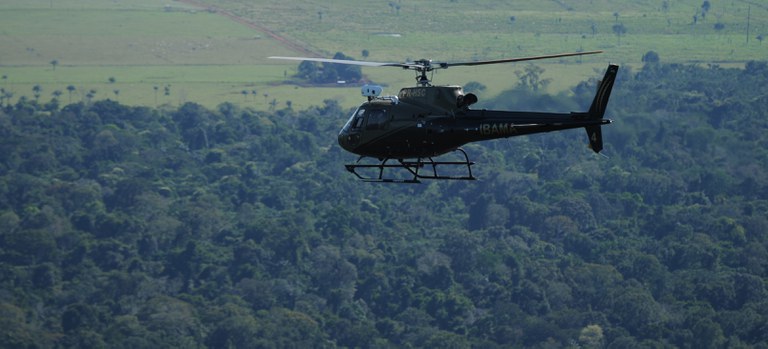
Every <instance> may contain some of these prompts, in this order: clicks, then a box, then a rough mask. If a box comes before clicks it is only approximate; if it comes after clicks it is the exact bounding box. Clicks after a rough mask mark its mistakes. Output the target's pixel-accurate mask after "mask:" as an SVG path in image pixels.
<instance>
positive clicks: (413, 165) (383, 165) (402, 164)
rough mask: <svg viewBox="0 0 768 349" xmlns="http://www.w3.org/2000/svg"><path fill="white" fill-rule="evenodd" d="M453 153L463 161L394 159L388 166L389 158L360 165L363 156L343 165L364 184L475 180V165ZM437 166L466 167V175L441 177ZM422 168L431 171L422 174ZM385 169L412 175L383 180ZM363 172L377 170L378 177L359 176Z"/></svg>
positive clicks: (465, 155) (461, 150) (462, 151)
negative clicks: (411, 176) (401, 170)
mask: <svg viewBox="0 0 768 349" xmlns="http://www.w3.org/2000/svg"><path fill="white" fill-rule="evenodd" d="M455 151H458V152H460V153H461V154H462V155H464V161H435V160H433V159H432V158H431V157H428V158H426V159H425V158H417V159H416V160H404V159H396V160H397V163H396V164H388V163H387V162H388V161H389V160H394V159H391V158H386V159H384V160H381V162H379V163H378V164H361V163H360V161H361V160H362V159H364V158H366V157H365V156H361V157H360V158H359V159H357V162H355V163H354V164H347V165H344V166H345V167H346V168H347V171H349V172H351V173H352V174H354V175H355V176H357V178H360V179H362V180H363V181H365V182H381V183H421V179H448V180H475V179H476V178H475V177H474V176H473V175H472V167H471V166H472V165H474V164H475V163H474V162H472V161H469V157H468V156H467V153H466V152H465V151H464V150H463V149H461V148H458V149H456V150H455ZM438 166H444V167H456V168H460V167H463V166H466V167H467V173H466V175H462V176H446V175H441V174H439V173H438V171H437V167H438ZM424 167H427V168H429V167H431V168H432V170H431V171H429V169H427V170H426V171H427V172H428V173H426V174H425V173H423V172H421V170H422V169H423V168H424ZM387 168H402V169H405V170H406V171H408V172H410V174H411V175H413V178H405V179H396V178H384V169H387ZM360 169H362V170H365V169H378V170H379V171H378V173H379V174H378V176H376V177H367V176H365V175H363V174H360V173H359V172H358V170H360Z"/></svg>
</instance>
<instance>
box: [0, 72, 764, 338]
mask: <svg viewBox="0 0 768 349" xmlns="http://www.w3.org/2000/svg"><path fill="white" fill-rule="evenodd" d="M765 81H768V64H766V63H765V62H749V63H747V64H745V66H744V67H743V68H739V69H734V68H722V67H719V66H717V65H710V66H699V65H682V64H661V63H659V62H656V61H653V60H649V61H648V62H647V63H646V65H645V66H644V67H643V68H642V69H640V70H638V71H630V70H629V69H623V70H622V72H621V73H620V75H619V79H618V80H617V83H616V88H615V89H614V95H613V97H612V100H611V102H610V106H609V109H608V115H609V116H610V117H611V118H613V119H614V120H615V122H614V124H612V125H609V126H606V127H604V132H603V133H604V136H605V145H606V148H605V150H604V153H605V154H606V155H607V156H608V158H605V157H601V156H596V155H594V154H592V153H591V151H590V150H589V149H587V147H586V140H585V139H584V135H583V131H581V130H575V131H573V132H570V131H569V132H562V133H551V134H545V135H539V136H530V137H520V138H513V139H509V140H502V141H492V142H486V143H480V144H472V145H469V146H467V147H466V149H467V151H468V152H469V153H470V156H471V157H472V158H473V159H475V160H476V161H477V162H478V166H477V172H478V173H477V176H478V177H479V178H480V180H479V181H475V182H469V183H468V182H429V183H427V184H423V185H418V186H416V185H414V186H405V185H371V184H367V183H361V182H359V181H357V180H356V179H355V178H353V176H350V175H349V174H348V173H345V171H344V169H343V164H344V163H345V162H348V161H354V156H353V155H351V154H348V153H345V152H343V151H342V150H341V149H340V147H339V146H338V145H337V144H336V143H335V135H336V132H338V129H339V128H340V127H341V125H342V123H343V122H344V118H345V116H346V115H348V113H349V112H350V111H348V110H342V108H340V107H339V105H338V104H337V103H336V102H334V101H332V100H327V101H326V102H325V103H324V105H320V106H315V107H311V108H308V109H306V110H300V111H297V110H293V109H291V108H289V107H286V108H283V109H277V110H273V111H262V110H254V109H250V108H240V107H238V106H237V105H234V104H231V103H224V104H221V105H220V106H219V107H218V108H215V109H207V108H204V107H202V106H200V105H198V104H195V103H186V104H183V105H181V106H178V107H168V106H166V107H159V108H147V107H133V106H126V105H121V104H119V103H117V102H114V101H110V100H100V101H94V102H92V103H85V102H83V103H76V104H69V105H65V106H62V107H60V106H59V104H58V103H57V102H56V101H52V102H51V103H46V104H42V105H41V104H40V103H38V101H37V100H34V99H27V98H21V99H20V100H19V101H18V102H17V103H15V104H8V103H6V104H5V105H3V106H2V109H0V160H1V161H0V314H2V316H0V331H1V332H2V333H0V347H43V348H46V347H61V348H70V347H71V348H90V347H94V348H99V347H109V348H142V347H147V348H150V347H151V348H158V347H187V348H196V347H211V348H231V347H238V348H271V347H317V348H321V347H322V348H325V347H347V348H352V347H371V348H389V347H445V348H449V347H450V348H470V347H483V348H494V347H498V348H502V347H539V348H545V347H546V348H549V347H575V346H582V347H585V348H591V347H595V348H597V347H621V348H628V347H696V348H705V347H750V346H752V347H760V348H766V347H768V327H766V324H767V323H768V291H767V290H766V280H767V278H768V218H767V216H768V199H766V198H768V176H766V173H767V172H766V169H768V136H766V135H767V134H768V132H766V131H767V130H768V127H767V126H768V119H766V117H765V116H766V115H768V85H766V84H765ZM596 83H597V82H596V81H585V82H583V83H581V84H579V85H578V86H575V87H574V88H573V89H572V90H571V91H569V93H563V94H561V95H558V96H547V95H544V94H542V92H541V91H534V89H531V88H527V87H525V86H520V87H518V88H516V89H513V90H510V91H508V92H505V93H504V94H503V95H501V96H499V98H498V99H496V100H494V101H489V102H486V105H485V107H509V108H519V109H541V108H540V107H542V106H546V107H548V108H575V109H576V110H579V109H584V108H586V106H587V105H588V104H589V102H590V101H591V99H592V96H593V93H594V90H595V86H596ZM509 100H513V101H514V102H515V105H513V106H509V105H506V106H505V105H504V103H508V101H509Z"/></svg>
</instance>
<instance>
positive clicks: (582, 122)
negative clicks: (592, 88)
mask: <svg viewBox="0 0 768 349" xmlns="http://www.w3.org/2000/svg"><path fill="white" fill-rule="evenodd" d="M601 52H602V51H589V52H576V53H561V54H555V55H546V56H535V57H524V58H511V59H499V60H490V61H476V62H458V63H434V62H432V61H431V60H418V61H414V62H408V63H379V62H366V61H352V60H342V59H326V58H306V57H269V58H273V59H288V60H298V61H313V62H323V63H337V64H352V65H360V66H369V67H400V68H403V69H408V70H414V71H416V73H417V75H416V80H417V86H416V87H406V88H403V89H401V90H400V93H398V94H397V96H382V95H381V92H382V88H381V87H380V86H375V85H365V86H363V88H362V95H363V96H364V97H367V99H368V100H367V101H366V102H364V103H363V104H362V105H360V106H359V107H358V108H357V109H356V110H355V112H354V113H353V114H352V116H351V117H350V118H349V121H347V123H346V124H345V125H344V127H343V128H342V129H341V132H339V137H338V138H339V145H341V147H342V148H344V149H345V150H347V151H349V152H352V153H354V154H357V155H360V157H359V158H358V160H357V162H355V163H354V164H348V165H345V166H346V168H347V170H348V171H349V172H352V173H353V174H355V175H356V176H357V177H358V178H360V179H362V180H365V181H370V182H405V183H419V182H420V180H421V179H455V180H474V179H476V177H474V176H473V175H472V167H471V166H472V165H474V162H472V161H470V160H469V157H468V156H467V153H466V152H465V151H464V150H463V149H461V148H460V147H461V146H462V145H464V144H467V143H470V142H477V141H485V140H491V139H497V138H507V137H514V136H521V135H527V134H533V133H541V132H551V131H561V130H567V129H574V128H584V129H585V130H586V131H587V136H588V138H589V144H590V148H591V149H592V150H593V151H594V152H596V153H597V152H600V150H602V149H603V137H602V132H601V128H600V126H601V125H605V124H609V123H611V120H609V119H604V118H603V114H604V113H605V108H606V106H607V104H608V98H609V97H610V94H611V89H612V88H613V82H614V80H615V78H616V74H617V72H618V69H619V67H618V66H617V65H613V64H611V65H609V66H608V69H607V71H606V72H605V77H604V78H603V80H602V82H601V83H600V84H599V87H598V90H597V94H596V95H595V98H594V100H593V101H592V106H591V107H590V108H589V110H588V111H586V112H571V113H545V112H528V111H504V110H485V109H480V110H474V109H470V106H471V105H472V104H474V103H476V102H477V96H476V95H474V94H472V93H466V94H465V93H464V91H463V90H462V88H461V86H453V85H449V86H433V85H432V84H431V81H430V80H429V79H428V78H427V73H428V72H432V71H434V70H436V69H446V68H449V67H454V66H475V65H485V64H498V63H510V62H521V61H530V60H537V59H547V58H558V57H568V56H578V55H589V54H596V53H601ZM453 151H457V152H459V153H460V154H461V155H463V160H459V161H441V160H435V159H433V158H436V157H438V156H440V155H443V154H446V153H449V152H453ZM366 158H373V159H376V160H377V162H375V163H365V162H364V161H363V160H364V159H366ZM391 160H394V161H391ZM438 167H440V168H441V169H444V170H448V172H450V174H448V175H446V174H444V172H443V173H439V171H438ZM464 167H466V173H463V174H459V175H455V173H456V172H457V171H456V169H457V168H458V169H461V168H464ZM393 168H399V169H405V170H407V171H408V172H409V173H410V175H409V176H408V178H405V179H396V178H385V177H384V170H385V169H393ZM425 168H426V169H425ZM449 168H450V169H452V170H449ZM376 170H377V171H376ZM370 171H375V172H373V173H371V172H370ZM458 172H464V171H463V170H459V171H458ZM376 173H378V174H376ZM367 174H373V175H371V176H367Z"/></svg>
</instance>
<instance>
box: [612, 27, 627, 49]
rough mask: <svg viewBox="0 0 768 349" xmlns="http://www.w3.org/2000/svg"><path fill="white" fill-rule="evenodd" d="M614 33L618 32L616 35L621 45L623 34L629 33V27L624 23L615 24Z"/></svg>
mask: <svg viewBox="0 0 768 349" xmlns="http://www.w3.org/2000/svg"><path fill="white" fill-rule="evenodd" d="M612 29H613V33H614V34H616V37H618V39H617V40H618V44H617V45H621V36H622V35H624V34H626V33H627V28H626V27H625V26H624V24H622V23H617V24H614V25H613V27H612Z"/></svg>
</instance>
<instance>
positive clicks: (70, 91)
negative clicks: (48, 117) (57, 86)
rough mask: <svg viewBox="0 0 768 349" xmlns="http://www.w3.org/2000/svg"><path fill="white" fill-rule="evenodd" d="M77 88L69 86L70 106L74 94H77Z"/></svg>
mask: <svg viewBox="0 0 768 349" xmlns="http://www.w3.org/2000/svg"><path fill="white" fill-rule="evenodd" d="M75 90H76V88H75V86H73V85H69V86H67V92H69V104H72V92H75Z"/></svg>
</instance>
